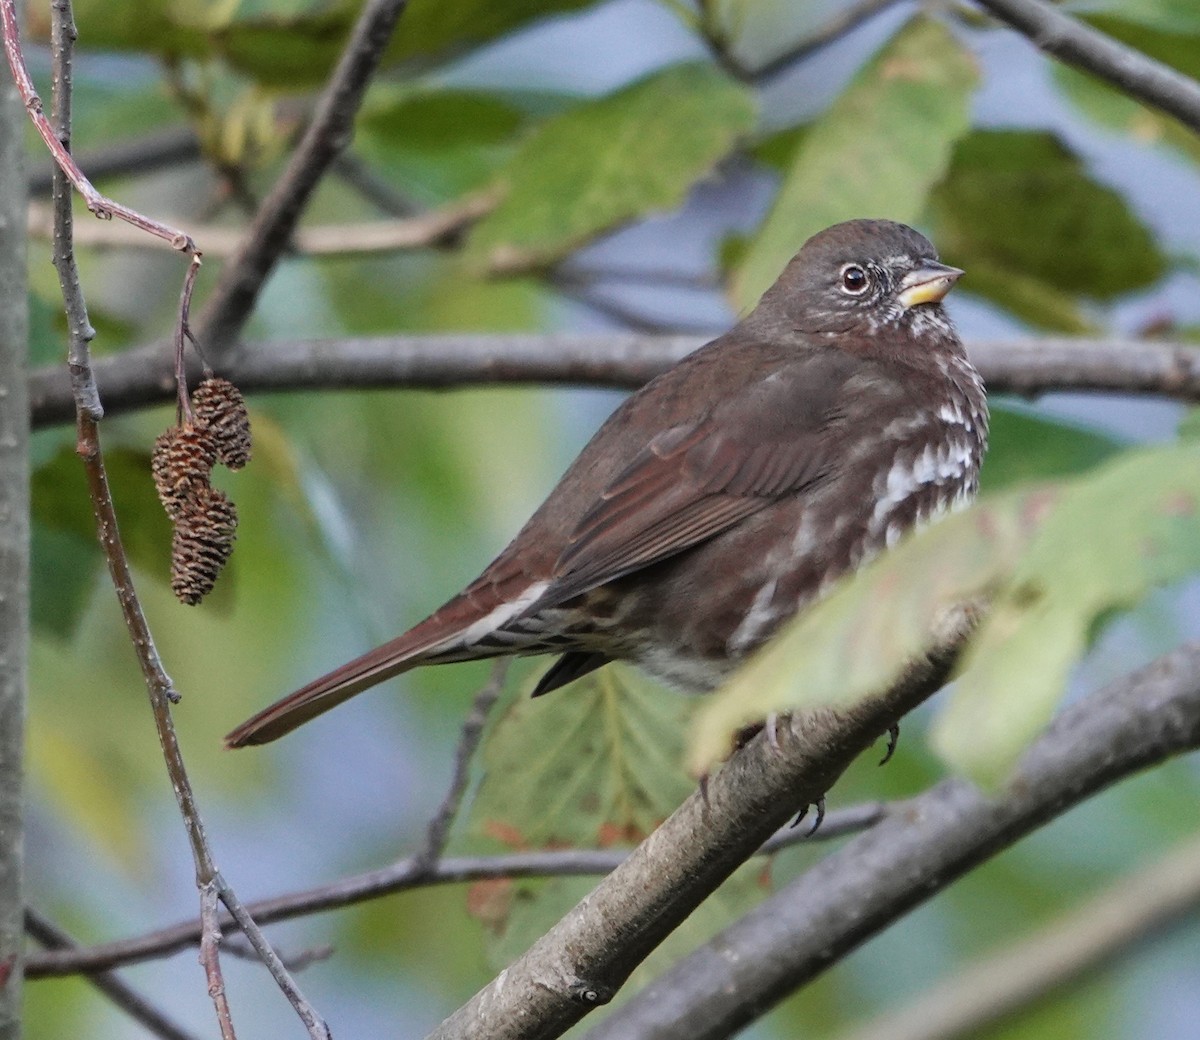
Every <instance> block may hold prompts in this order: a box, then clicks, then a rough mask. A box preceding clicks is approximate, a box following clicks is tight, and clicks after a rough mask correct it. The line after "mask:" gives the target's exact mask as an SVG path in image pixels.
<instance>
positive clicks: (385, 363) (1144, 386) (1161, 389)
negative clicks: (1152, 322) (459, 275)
mask: <svg viewBox="0 0 1200 1040" xmlns="http://www.w3.org/2000/svg"><path fill="white" fill-rule="evenodd" d="M703 342H704V339H703V337H699V336H642V335H634V334H606V335H592V336H588V335H559V334H553V333H552V334H528V335H463V336H453V335H449V336H446V335H440V336H395V337H389V338H380V339H346V340H305V341H300V342H297V343H286V342H280V343H256V344H253V345H247V346H246V347H245V348H244V349H242V350H239V351H237V352H236V354H235V355H234V356H232V357H231V358H230V359H229V362H228V363H227V364H225V365H224V366H223V367H222V370H221V371H222V374H223V375H225V376H227V377H228V378H229V379H232V380H233V381H234V382H235V383H237V385H238V386H239V387H241V388H242V389H243V390H244V391H246V392H265V391H277V390H346V389H351V388H383V387H405V388H410V389H411V388H426V389H447V388H450V387H459V386H474V385H483V384H492V383H562V384H569V385H576V386H604V387H621V388H634V387H638V386H641V385H642V384H643V383H645V382H646V381H647V380H649V379H651V378H653V377H654V376H655V375H657V374H658V373H659V372H661V371H662V370H663V369H665V368H667V367H668V366H670V365H672V364H674V363H675V362H676V361H678V360H679V358H681V357H682V356H683V355H684V354H686V353H687V352H688V351H690V350H694V349H695V348H696V347H698V346H700V344H701V343H703ZM969 348H970V352H971V357H972V358H973V359H974V361H975V363H976V364H977V365H978V366H979V369H980V371H981V372H983V375H984V378H985V379H986V380H987V383H988V389H989V390H990V391H991V392H993V393H1014V394H1024V395H1030V396H1032V395H1035V394H1039V393H1044V392H1046V391H1050V390H1100V391H1112V392H1114V393H1129V394H1156V395H1161V396H1164V397H1171V398H1175V399H1176V400H1181V401H1200V350H1197V349H1196V348H1195V347H1194V346H1191V345H1188V344H1184V343H1167V342H1158V341H1154V340H1089V339H1055V338H1048V339H1026V340H976V341H974V342H972V343H971V344H969ZM172 357H173V355H172V354H171V353H170V351H169V350H167V349H165V348H163V347H160V346H152V347H142V348H138V349H136V350H130V351H126V352H125V353H124V354H120V355H116V356H114V357H108V358H101V359H99V360H98V361H97V362H96V364H95V366H94V368H95V372H96V378H97V380H98V382H99V385H100V388H101V390H102V391H103V393H104V403H105V407H106V408H108V410H109V411H110V412H116V411H122V410H128V409H130V408H138V407H143V406H145V405H151V404H159V403H161V402H165V401H169V400H171V399H172V397H173V395H174V393H175V381H174V376H173V374H172V373H173V361H172ZM196 373H197V374H198V373H199V369H198V368H197V369H196ZM30 401H31V408H32V414H33V425H34V426H35V427H42V426H48V425H51V424H53V423H59V422H65V421H66V420H67V419H69V418H70V417H71V415H72V414H73V407H74V405H73V403H72V400H71V393H70V385H69V383H68V381H67V379H66V377H65V376H64V374H63V372H62V370H61V368H60V367H59V366H50V367H46V368H40V369H38V370H37V371H36V372H34V373H33V375H32V377H31V380H30Z"/></svg>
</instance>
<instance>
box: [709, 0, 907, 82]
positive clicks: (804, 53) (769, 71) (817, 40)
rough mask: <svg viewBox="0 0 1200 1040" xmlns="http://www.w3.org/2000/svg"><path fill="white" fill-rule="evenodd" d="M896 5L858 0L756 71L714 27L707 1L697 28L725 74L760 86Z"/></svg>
mask: <svg viewBox="0 0 1200 1040" xmlns="http://www.w3.org/2000/svg"><path fill="white" fill-rule="evenodd" d="M896 2H897V0H860V2H859V3H857V4H852V5H850V6H847V7H844V8H843V9H842V10H841V11H839V12H838V13H837V14H835V15H834V16H833V17H832V18H830V19H829V21H827V22H826V23H825V24H824V25H822V26H821V28H820V29H818V30H817V31H816V32H815V33H813V34H812V35H810V36H806V37H804V39H802V40H799V41H797V42H796V43H795V44H793V45H792V46H791V47H789V48H788V49H787V50H785V51H783V52H782V53H781V54H778V55H776V56H775V57H774V58H772V59H771V60H770V61H768V62H766V63H765V64H763V65H759V66H757V67H755V68H751V67H749V66H747V65H746V64H745V62H743V61H742V60H741V59H740V58H739V57H738V56H737V55H736V54H734V52H733V42H732V41H731V40H730V39H729V37H728V34H727V33H726V31H725V30H724V29H723V28H722V27H720V26H719V25H718V24H717V19H716V13H715V11H714V10H713V7H712V5H711V3H709V2H708V0H704V2H702V3H701V4H700V10H701V19H700V27H701V31H702V32H703V33H704V36H705V38H706V39H707V40H708V44H709V47H710V49H711V50H712V53H713V57H714V58H715V59H716V60H717V62H718V63H719V64H720V65H721V67H722V68H723V69H725V71H726V72H728V73H729V74H730V75H731V76H734V77H735V78H737V79H740V80H741V81H742V82H744V83H752V84H755V85H757V86H762V85H764V84H765V83H766V82H767V81H769V80H772V79H774V78H775V77H776V76H779V75H780V74H782V73H784V72H787V71H788V70H789V69H791V68H792V67H793V66H794V65H797V64H799V63H800V62H802V61H804V59H805V58H809V57H811V56H812V55H814V54H815V53H817V51H819V50H822V49H824V48H825V47H828V46H829V45H830V44H832V43H836V42H837V41H838V40H840V39H841V38H842V37H843V36H847V35H848V34H850V33H851V32H853V31H854V30H855V29H857V28H858V27H859V26H860V25H864V24H865V23H866V22H869V21H870V20H871V19H872V18H874V17H875V15H877V14H879V13H881V12H882V11H885V10H887V8H889V7H892V6H894V5H895V4H896Z"/></svg>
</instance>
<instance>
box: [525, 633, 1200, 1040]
mask: <svg viewBox="0 0 1200 1040" xmlns="http://www.w3.org/2000/svg"><path fill="white" fill-rule="evenodd" d="M1196 748H1200V643H1190V644H1187V645H1185V646H1182V647H1180V648H1179V649H1177V650H1175V651H1173V652H1172V653H1169V654H1167V655H1165V656H1164V657H1162V658H1160V659H1159V660H1158V661H1156V662H1154V663H1153V664H1152V665H1150V666H1149V667H1147V668H1143V669H1141V670H1139V671H1137V672H1135V673H1133V674H1132V675H1130V676H1127V677H1126V678H1124V679H1121V680H1118V681H1117V682H1115V683H1112V684H1111V685H1109V686H1107V687H1106V688H1104V689H1103V690H1101V691H1099V692H1097V693H1095V694H1093V695H1092V696H1091V697H1086V698H1083V699H1081V700H1079V701H1076V702H1075V703H1074V704H1072V705H1071V706H1070V707H1068V708H1066V709H1065V710H1064V711H1063V712H1062V714H1061V715H1059V717H1058V718H1057V719H1055V721H1054V722H1053V723H1051V725H1050V727H1049V728H1048V729H1047V730H1046V732H1045V733H1044V734H1043V735H1042V736H1041V737H1040V738H1039V739H1038V740H1037V741H1035V742H1034V743H1033V745H1032V746H1031V747H1030V748H1029V749H1028V750H1027V751H1026V753H1025V755H1024V757H1023V758H1022V760H1021V763H1020V764H1019V766H1018V767H1017V769H1016V771H1015V773H1014V774H1013V776H1012V778H1011V780H1010V781H1009V783H1008V784H1007V786H1006V788H1005V790H1004V791H1003V792H1001V793H1000V794H998V795H997V796H995V797H994V798H993V797H988V796H987V795H985V794H983V793H982V792H980V791H979V789H978V788H976V787H975V786H974V785H972V784H971V783H969V782H968V781H966V780H962V779H951V780H946V781H944V782H943V783H941V784H939V785H938V786H937V787H935V788H933V789H932V790H930V791H927V792H926V793H925V794H922V795H920V796H918V797H917V798H914V799H912V800H911V801H910V802H908V803H907V805H906V806H904V808H903V809H902V810H899V811H897V812H895V813H891V814H889V815H888V817H887V819H886V820H884V821H883V822H882V823H880V824H879V826H877V827H875V828H873V829H872V830H871V831H869V832H867V833H866V834H863V835H860V836H859V837H858V838H856V839H854V840H853V841H851V842H849V843H848V844H846V845H845V846H843V847H842V848H841V849H839V850H837V851H836V852H834V853H833V854H832V855H830V856H828V857H827V858H826V859H824V860H822V861H821V862H820V863H818V864H817V865H816V866H814V867H813V868H812V869H810V870H809V871H807V872H806V873H805V874H803V875H801V876H800V877H799V878H797V879H796V881H794V882H792V883H791V884H790V885H788V886H787V887H785V888H784V889H782V890H781V891H780V892H778V893H776V894H775V895H773V896H772V897H771V898H770V899H768V900H766V901H765V902H763V903H762V904H760V905H759V906H758V907H756V908H755V909H754V910H752V911H751V912H750V913H748V914H747V915H746V916H745V917H743V918H742V919H741V920H740V921H738V922H737V923H735V924H734V925H732V926H731V927H729V928H727V929H726V930H725V931H724V932H722V933H721V934H720V935H718V936H717V937H716V938H714V939H713V940H712V941H711V942H710V943H708V944H706V945H705V946H703V947H701V948H700V949H699V950H697V951H696V952H695V953H693V954H692V955H691V956H689V957H686V958H684V959H683V960H682V961H680V962H678V963H677V964H676V965H674V966H673V967H672V968H671V969H670V970H669V971H668V972H666V973H665V974H664V975H663V976H661V977H660V978H659V979H657V980H656V981H655V982H654V983H652V984H651V985H650V986H649V987H647V988H646V989H645V990H643V991H642V992H641V993H639V994H638V995H637V996H636V997H635V998H634V999H633V1000H631V1001H630V1002H629V1003H628V1004H626V1005H625V1006H624V1007H623V1008H621V1009H620V1010H619V1011H617V1012H615V1013H614V1014H613V1015H611V1016H610V1017H609V1018H608V1019H606V1020H605V1022H604V1023H603V1024H602V1025H600V1026H599V1027H598V1028H596V1029H593V1030H592V1031H590V1032H589V1033H588V1040H616V1038H618V1037H619V1038H620V1040H639V1038H649V1037H653V1036H663V1035H666V1034H665V1033H664V1032H663V1030H666V1029H668V1026H667V1023H669V1032H670V1035H672V1036H686V1037H688V1038H689V1040H724V1038H725V1037H729V1036H732V1035H734V1034H735V1033H736V1032H738V1030H740V1029H741V1028H742V1027H744V1026H745V1025H746V1024H747V1023H748V1022H749V1021H751V1020H752V1019H753V1018H755V1017H756V1016H758V1015H761V1014H762V1013H763V1012H764V1011H765V1010H766V1009H768V1008H770V1007H771V1006H773V1005H774V1004H775V1003H776V1002H778V1001H779V1000H781V999H783V998H784V997H785V996H787V995H788V994H789V993H791V992H793V991H794V990H796V989H797V988H798V987H800V986H802V985H804V984H805V983H807V982H809V981H811V980H812V979H813V978H815V977H816V976H817V975H819V974H821V972H823V971H824V970H825V969H826V968H828V967H829V966H830V965H831V964H833V963H834V962H836V961H838V960H840V959H841V958H843V957H844V956H846V955H847V954H848V953H849V952H850V951H852V950H853V949H855V948H856V947H857V946H858V945H859V944H861V943H862V942H864V941H865V940H866V939H868V938H870V937H871V936H873V935H875V934H876V933H878V932H879V931H881V930H882V929H883V928H885V927H886V926H887V925H889V924H891V923H892V922H893V921H895V920H896V919H897V918H899V917H900V916H901V915H903V914H904V913H906V912H907V911H908V910H910V909H912V908H913V907H915V906H918V905H920V904H921V903H922V902H924V901H925V900H926V899H929V898H930V897H931V896H932V895H934V894H935V893H936V892H939V891H940V890H941V889H943V888H945V887H946V886H947V885H949V884H950V883H951V882H952V881H954V880H955V879H956V878H958V877H960V876H962V875H963V874H964V873H966V872H967V871H968V870H970V869H971V868H973V867H975V866H976V865H978V864H979V863H981V862H983V861H985V860H987V859H989V858H990V857H992V856H994V855H996V854H997V853H999V852H1000V851H1002V850H1003V849H1005V848H1007V847H1008V846H1009V845H1011V844H1012V843H1013V842H1015V841H1017V840H1018V839H1019V838H1021V837H1023V836H1024V835H1026V834H1029V833H1030V832H1032V831H1034V830H1036V829H1037V828H1039V827H1041V826H1043V825H1044V824H1046V823H1047V822H1049V821H1050V820H1052V819H1054V818H1055V817H1057V816H1058V815H1059V814H1061V813H1062V812H1064V811H1065V810H1066V809H1068V808H1070V807H1071V806H1074V805H1077V804H1078V803H1080V802H1081V801H1083V800H1084V799H1086V798H1088V797H1089V796H1091V795H1093V794H1095V793H1096V792H1097V791H1100V790H1102V789H1103V788H1105V787H1107V786H1108V785H1109V784H1112V783H1114V782H1116V781H1118V780H1120V779H1122V778H1124V777H1127V776H1129V775H1131V774H1132V773H1135V772H1137V771H1138V770H1141V769H1144V768H1146V767H1147V766H1150V765H1155V764H1158V763H1160V762H1162V761H1164V760H1165V759H1167V758H1169V757H1171V756H1172V755H1177V754H1181V753H1183V752H1186V751H1190V750H1194V749H1196ZM890 1023H891V1019H890V1017H889V1033H888V1035H889V1036H890V1035H892V1034H891V1033H890ZM523 1035H531V1036H532V1035H541V1034H534V1033H529V1034H523Z"/></svg>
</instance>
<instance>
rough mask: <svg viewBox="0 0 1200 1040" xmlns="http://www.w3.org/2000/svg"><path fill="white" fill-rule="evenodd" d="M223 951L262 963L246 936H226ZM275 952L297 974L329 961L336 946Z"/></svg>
mask: <svg viewBox="0 0 1200 1040" xmlns="http://www.w3.org/2000/svg"><path fill="white" fill-rule="evenodd" d="M221 949H222V950H223V951H224V952H225V953H226V954H228V955H229V956H231V957H237V958H239V959H241V960H244V961H254V962H255V963H260V958H259V956H258V951H257V950H255V949H254V947H253V946H251V945H250V944H249V943H248V942H247V941H246V937H245V936H244V935H230V936H226V938H225V940H224V941H223V942H222V943H221ZM275 952H276V953H278V954H279V959H280V960H281V961H283V963H284V964H285V965H286V966H287V970H288V971H290V972H293V973H295V972H298V971H303V970H304V969H305V968H307V967H309V965H312V964H317V963H319V962H320V961H327V960H329V958H330V957H332V956H333V954H334V946H333V945H332V944H331V943H322V944H321V945H319V946H309V947H307V948H306V949H303V950H297V951H296V952H295V953H282V952H280V951H279V950H278V949H277V950H276V951H275Z"/></svg>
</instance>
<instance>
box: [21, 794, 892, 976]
mask: <svg viewBox="0 0 1200 1040" xmlns="http://www.w3.org/2000/svg"><path fill="white" fill-rule="evenodd" d="M885 813H886V807H885V806H884V805H883V804H882V803H880V802H868V803H866V804H864V805H857V806H851V807H849V808H846V809H841V810H837V811H834V812H831V813H829V814H828V815H827V816H826V817H825V822H824V823H823V824H822V825H821V829H820V830H819V831H818V832H817V833H816V834H815V835H814V836H812V837H809V836H808V835H807V833H806V832H804V831H801V830H798V829H796V828H794V827H785V828H783V829H781V830H780V831H778V832H777V833H776V834H774V835H773V836H772V837H771V838H769V839H768V840H767V841H766V842H764V843H763V846H762V848H761V849H759V853H760V854H770V853H773V852H778V851H779V850H780V849H783V848H787V847H788V846H790V845H795V844H798V843H799V842H806V843H807V842H810V841H829V840H832V839H833V838H839V837H843V836H844V835H847V834H853V833H855V832H856V831H860V830H863V829H864V828H866V827H873V826H875V824H876V823H878V822H879V821H880V820H881V819H882V818H883V817H884V815H885ZM628 857H629V852H628V850H625V849H579V850H576V849H562V850H555V851H550V852H522V853H514V854H511V855H505V856H444V857H442V858H440V859H439V860H438V861H437V863H436V864H434V866H433V867H432V868H430V869H428V870H424V869H422V867H421V863H420V859H419V856H409V857H407V858H405V859H402V860H399V861H398V862H396V863H393V864H392V865H391V866H388V867H384V868H382V869H380V870H373V871H369V872H367V873H365V874H356V875H353V876H351V877H347V878H342V879H340V880H338V881H334V882H332V883H331V884H327V885H320V886H318V887H316V888H312V889H308V890H306V891H303V892H291V893H288V894H286V895H282V896H275V897H273V898H271V899H262V900H259V901H258V902H255V903H250V904H249V905H248V906H247V907H246V909H247V911H248V912H249V913H251V914H253V915H254V919H255V920H256V921H259V922H261V923H262V924H270V923H272V922H275V921H286V920H291V919H293V918H296V917H304V916H307V915H309V914H314V913H320V912H322V911H326V910H336V909H339V908H341V907H344V906H351V905H353V904H355V903H362V902H366V901H367V900H371V899H380V898H382V897H383V896H388V895H393V894H395V893H397V892H406V891H409V890H411V889H414V888H423V887H426V886H430V885H447V884H460V883H463V882H470V881H491V880H495V879H497V878H524V877H586V876H590V875H598V874H607V873H609V872H610V871H612V870H615V869H616V868H617V867H618V866H620V865H621V864H622V863H623V862H624V861H625V860H626V859H627V858H628ZM231 920H232V919H231V918H229V917H222V918H221V921H220V925H221V927H228V926H229V924H230V921H231ZM200 938H201V934H200V928H199V926H198V925H197V923H196V921H195V920H187V921H180V922H179V923H178V924H174V925H170V926H169V927H167V928H161V929H159V930H158V931H155V932H151V933H149V934H147V935H140V936H136V937H135V938H132V939H121V940H119V941H117V942H111V943H103V944H99V945H96V946H90V947H86V948H80V949H76V950H69V951H53V952H47V953H35V954H32V955H31V956H30V958H29V962H28V964H27V965H26V969H27V970H26V975H27V977H28V978H31V979H42V978H56V977H59V976H63V975H76V974H79V973H80V972H88V971H95V970H99V969H104V968H114V967H119V966H121V965H125V964H136V963H139V962H141V961H147V960H153V959H154V958H157V957H166V956H170V955H171V954H173V953H178V952H179V951H180V950H184V949H187V948H188V947H189V946H195V945H196V944H197V943H198V942H199V941H200Z"/></svg>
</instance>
